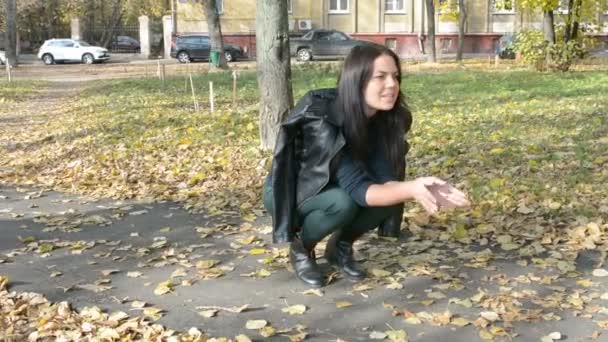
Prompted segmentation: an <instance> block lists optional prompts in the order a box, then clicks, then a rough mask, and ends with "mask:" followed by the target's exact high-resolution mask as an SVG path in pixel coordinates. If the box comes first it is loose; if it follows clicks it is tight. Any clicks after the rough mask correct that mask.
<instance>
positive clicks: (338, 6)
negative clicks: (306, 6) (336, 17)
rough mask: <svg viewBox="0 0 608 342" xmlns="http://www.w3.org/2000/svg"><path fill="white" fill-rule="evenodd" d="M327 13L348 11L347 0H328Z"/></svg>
mask: <svg viewBox="0 0 608 342" xmlns="http://www.w3.org/2000/svg"><path fill="white" fill-rule="evenodd" d="M329 13H348V0H329Z"/></svg>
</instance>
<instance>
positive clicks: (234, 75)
mask: <svg viewBox="0 0 608 342" xmlns="http://www.w3.org/2000/svg"><path fill="white" fill-rule="evenodd" d="M236 77H237V74H236V70H234V71H232V107H235V108H236Z"/></svg>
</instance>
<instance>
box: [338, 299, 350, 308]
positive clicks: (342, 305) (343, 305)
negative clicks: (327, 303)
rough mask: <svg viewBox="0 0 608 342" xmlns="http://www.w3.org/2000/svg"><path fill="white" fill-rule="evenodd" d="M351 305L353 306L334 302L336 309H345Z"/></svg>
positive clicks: (347, 303)
mask: <svg viewBox="0 0 608 342" xmlns="http://www.w3.org/2000/svg"><path fill="white" fill-rule="evenodd" d="M352 305H353V303H351V302H346V301H339V302H336V307H337V308H338V309H342V308H347V307H349V306H352Z"/></svg>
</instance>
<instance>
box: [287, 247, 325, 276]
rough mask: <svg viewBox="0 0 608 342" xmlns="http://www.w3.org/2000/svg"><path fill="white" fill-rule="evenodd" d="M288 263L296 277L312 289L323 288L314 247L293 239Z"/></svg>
mask: <svg viewBox="0 0 608 342" xmlns="http://www.w3.org/2000/svg"><path fill="white" fill-rule="evenodd" d="M289 261H290V262H291V266H292V267H293V270H294V271H295V273H296V276H297V277H298V278H299V279H300V280H301V281H303V282H305V283H306V284H307V285H310V286H312V287H321V286H323V274H322V273H321V270H319V267H318V266H317V260H316V256H315V246H314V244H311V245H310V246H305V245H304V243H302V240H301V239H300V238H299V237H296V238H294V240H293V241H292V242H291V246H290V249H289Z"/></svg>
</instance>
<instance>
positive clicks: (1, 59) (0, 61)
mask: <svg viewBox="0 0 608 342" xmlns="http://www.w3.org/2000/svg"><path fill="white" fill-rule="evenodd" d="M5 63H6V53H5V52H4V51H0V65H4V64H5Z"/></svg>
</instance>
